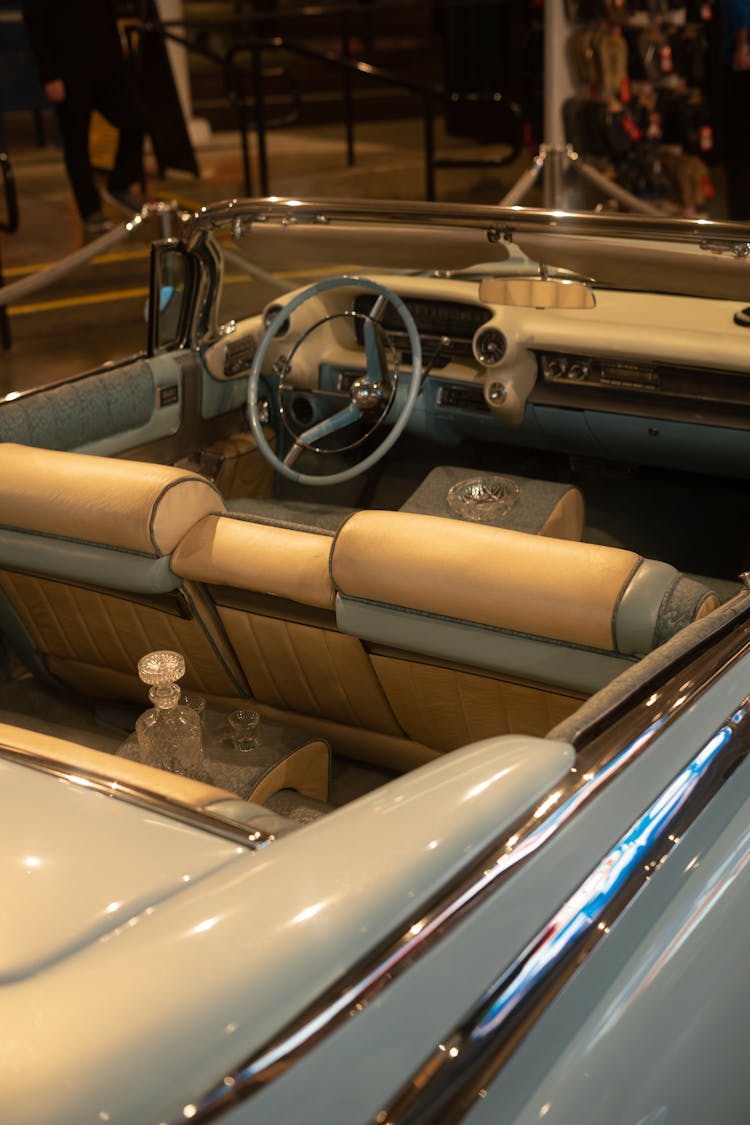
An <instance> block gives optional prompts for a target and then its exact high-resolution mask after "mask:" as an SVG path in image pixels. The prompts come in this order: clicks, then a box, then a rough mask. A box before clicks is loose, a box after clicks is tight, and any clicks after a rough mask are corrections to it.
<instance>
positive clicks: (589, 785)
mask: <svg viewBox="0 0 750 1125" xmlns="http://www.w3.org/2000/svg"><path fill="white" fill-rule="evenodd" d="M740 597H745V596H744V595H741V596H740ZM717 612H720V611H717ZM719 620H720V624H719V625H718V626H717V629H716V631H715V632H714V633H712V634H711V636H710V637H708V638H704V639H703V640H702V641H700V642H699V643H698V644H697V645H696V647H695V648H693V649H691V650H690V651H689V652H687V653H686V654H685V655H684V657H682V658H680V660H679V662H678V667H677V669H676V670H675V669H674V668H672V669H668V670H667V673H666V674H667V676H668V678H667V680H666V681H665V682H664V683H663V684H662V685H661V686H660V687H654V686H653V683H652V681H647V682H646V683H644V684H641V685H639V687H638V688H636V689H634V692H633V693H632V694H631V695H629V696H628V697H627V698H626V699H624V700H622V701H621V703H620V704H619V705H618V709H617V711H616V712H615V713H614V714H613V715H611V716H609V719H608V723H607V728H606V730H605V731H604V732H603V733H597V730H596V727H593V728H592V732H591V735H590V737H589V741H587V742H586V741H585V739H586V737H587V735H586V734H584V735H582V736H581V739H580V740H578V739H577V740H576V743H579V741H580V742H581V744H580V745H577V755H576V763H577V764H576V765H575V766H574V767H573V768H572V769H571V771H570V773H569V775H568V777H567V778H566V779H565V781H564V782H562V783H561V784H560V785H559V786H558V789H557V790H556V791H555V793H554V794H548V795H546V796H545V797H544V798H543V800H542V801H541V802H540V803H539V805H538V806H537V808H536V809H534V810H532V811H530V812H529V811H527V812H525V813H524V815H523V816H522V817H521V818H519V820H518V821H517V822H516V824H515V825H513V826H512V827H511V829H510V831H509V832H507V831H506V832H504V833H503V835H502V836H501V837H499V838H498V839H497V840H496V841H494V842H493V844H492V845H491V846H490V847H489V848H488V849H487V850H486V851H485V852H484V854H483V855H482V856H481V857H479V858H478V859H477V860H474V861H472V864H471V866H470V868H469V869H468V870H464V871H463V872H462V873H459V874H458V875H457V876H456V877H455V878H454V879H453V880H452V882H451V883H450V884H448V885H447V886H446V887H445V888H443V889H442V891H441V893H440V895H439V897H437V898H436V899H435V900H433V902H432V903H430V904H428V905H427V906H426V907H425V908H423V909H422V910H421V912H420V913H419V914H418V915H415V916H413V917H412V918H411V919H410V920H409V921H408V922H407V924H406V925H404V926H403V927H402V928H401V929H400V930H399V932H398V933H397V934H392V935H391V936H390V937H389V938H387V939H385V940H384V941H383V942H382V943H381V944H380V946H379V947H378V948H377V949H375V950H373V951H371V952H370V953H369V954H367V955H366V957H364V958H362V959H361V960H360V961H359V962H358V963H357V964H356V965H355V966H354V967H353V968H352V969H350V970H349V971H348V972H346V973H345V974H342V976H341V977H340V978H339V980H338V981H337V982H335V983H334V985H333V986H331V987H330V988H329V989H327V990H326V992H325V993H324V994H323V995H321V996H320V997H319V998H318V999H317V1000H315V1001H313V1003H312V1004H310V1005H309V1006H308V1007H307V1009H305V1011H303V1012H302V1013H301V1015H300V1016H298V1017H297V1018H296V1019H295V1020H293V1021H292V1022H290V1023H289V1024H288V1025H287V1026H286V1027H285V1028H283V1029H282V1030H281V1031H280V1032H279V1033H278V1034H277V1035H276V1036H275V1037H274V1038H273V1039H272V1040H271V1041H269V1042H268V1043H267V1044H266V1045H265V1046H264V1047H263V1048H261V1049H260V1050H259V1051H257V1052H256V1053H255V1054H253V1055H252V1056H251V1057H250V1058H248V1059H247V1060H246V1061H245V1062H244V1063H242V1064H241V1065H240V1066H239V1067H238V1068H237V1069H236V1070H234V1071H232V1072H231V1073H229V1074H227V1075H225V1076H223V1077H222V1078H221V1079H220V1081H218V1082H217V1084H216V1085H215V1086H214V1088H213V1089H212V1090H210V1091H208V1092H207V1093H206V1094H205V1095H203V1096H202V1097H200V1098H198V1099H193V1100H192V1101H191V1103H190V1116H189V1118H188V1117H185V1116H180V1117H178V1118H175V1119H174V1120H173V1122H172V1123H171V1125H184V1122H186V1121H187V1120H188V1119H189V1120H190V1121H191V1122H192V1123H193V1125H205V1122H208V1121H212V1120H214V1119H215V1118H216V1117H217V1116H219V1115H220V1114H221V1113H223V1112H224V1111H225V1110H227V1109H228V1108H230V1107H231V1106H233V1105H236V1104H238V1103H239V1102H242V1101H244V1100H246V1099H247V1098H249V1097H252V1095H253V1094H255V1093H257V1092H258V1091H260V1090H261V1089H263V1088H264V1087H265V1086H266V1085H267V1084H268V1083H270V1082H272V1081H273V1080H275V1079H276V1078H278V1077H280V1076H281V1075H282V1074H284V1073H285V1072H286V1071H287V1070H288V1069H289V1068H290V1067H291V1066H292V1065H293V1064H294V1063H295V1062H296V1061H297V1059H299V1058H300V1057H302V1056H303V1055H304V1054H306V1053H307V1052H308V1051H310V1050H311V1049H312V1048H313V1047H314V1046H315V1045H316V1044H317V1043H319V1042H320V1041H321V1039H323V1038H324V1037H326V1036H328V1035H330V1034H331V1033H332V1032H333V1031H334V1030H335V1029H336V1028H337V1027H339V1026H340V1024H341V1023H343V1022H344V1021H346V1020H347V1019H350V1018H352V1017H353V1016H356V1015H357V1014H358V1013H359V1012H361V1011H362V1010H364V1008H365V1007H367V1005H368V1004H369V1003H370V1002H371V1001H372V1000H374V999H375V998H377V997H378V996H380V995H381V994H382V991H383V989H384V988H385V987H387V986H388V985H389V984H390V983H391V982H392V981H393V980H394V979H396V977H398V976H399V975H400V974H401V973H402V972H403V971H404V970H405V968H407V967H408V966H409V965H411V964H413V963H414V961H415V960H416V959H417V958H419V957H422V956H423V955H424V954H425V953H427V952H428V951H429V949H430V948H431V947H432V944H433V943H434V941H436V940H438V939H439V937H440V936H442V935H443V934H445V932H446V931H447V930H448V929H449V928H452V927H454V926H455V925H456V924H457V923H458V922H459V921H460V920H461V919H462V918H463V917H464V916H465V914H466V913H467V912H468V911H470V910H473V909H476V908H477V907H478V906H479V905H480V904H481V903H482V902H483V901H484V899H485V897H486V895H487V894H488V893H491V892H492V891H494V890H495V889H496V887H497V886H499V885H501V884H502V881H503V880H505V879H507V878H508V877H510V876H511V875H512V874H513V873H514V872H515V871H517V870H518V869H519V867H520V866H522V865H523V864H524V863H525V862H526V861H527V860H528V859H529V858H530V857H531V856H532V855H534V854H535V853H536V852H537V851H538V850H539V848H540V847H542V846H543V845H544V844H546V843H547V842H548V840H550V838H552V837H554V836H555V835H556V834H557V832H559V831H560V830H561V828H562V827H563V826H564V825H565V824H567V823H568V822H569V821H570V819H571V818H572V817H573V816H575V815H576V814H577V813H578V812H579V811H580V809H581V808H583V807H584V806H585V805H586V804H587V803H588V802H589V801H590V800H591V799H593V797H594V796H595V795H596V794H597V793H598V792H600V791H601V790H602V789H603V788H604V787H605V786H607V785H608V784H609V783H610V782H611V781H612V780H613V779H614V778H615V777H617V776H618V775H619V774H620V772H621V771H622V770H623V769H624V768H626V767H627V766H628V765H629V764H630V763H631V762H633V761H634V760H636V759H637V758H638V757H639V756H640V755H641V754H643V753H644V752H645V751H646V749H647V748H648V747H649V746H650V745H651V744H652V742H653V741H654V739H655V738H656V737H657V736H658V735H660V734H662V733H663V732H664V731H665V730H666V729H667V728H668V727H669V726H671V725H672V723H673V722H675V721H676V719H678V718H679V716H680V715H681V714H683V713H684V711H685V710H686V709H687V708H688V707H689V706H691V705H692V704H693V703H694V702H695V700H696V699H697V698H698V697H699V696H701V695H702V694H703V693H704V692H705V691H707V690H708V688H709V687H710V686H711V685H712V684H713V683H714V682H715V681H716V680H717V678H718V677H719V676H720V675H721V674H723V673H724V672H725V671H726V670H727V668H729V667H731V666H732V665H733V664H734V663H736V662H737V661H738V660H740V659H741V658H742V657H743V656H745V655H748V654H750V606H745V607H743V608H742V610H741V611H740V615H739V616H735V615H734V614H732V615H731V616H729V618H728V619H726V620H724V621H721V619H719ZM670 671H671V672H672V674H671V675H669V672H670ZM647 693H649V694H648V697H647ZM634 697H635V698H636V699H638V698H639V697H640V698H641V699H642V702H641V705H640V706H639V707H637V708H636V714H635V715H634V714H633V713H632V712H631V711H630V710H629V709H628V705H629V704H632V703H633V698H634ZM553 798H554V799H553ZM526 952H528V951H526ZM525 955H526V954H522V956H525ZM387 1120H388V1118H387V1117H385V1118H383V1121H387Z"/></svg>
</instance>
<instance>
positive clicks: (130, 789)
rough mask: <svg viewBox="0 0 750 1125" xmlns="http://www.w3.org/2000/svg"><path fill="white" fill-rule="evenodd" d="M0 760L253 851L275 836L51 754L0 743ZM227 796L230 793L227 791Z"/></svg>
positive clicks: (269, 841)
mask: <svg viewBox="0 0 750 1125" xmlns="http://www.w3.org/2000/svg"><path fill="white" fill-rule="evenodd" d="M0 759H4V760H6V761H13V762H18V763H19V764H21V765H23V766H28V767H29V769H34V770H38V771H39V772H40V773H46V774H49V775H50V776H52V777H58V778H61V779H62V780H64V781H69V782H70V783H71V784H72V785H80V786H83V787H85V788H86V789H93V790H94V791H95V792H97V793H103V794H104V795H105V796H107V797H114V798H115V799H116V800H118V801H127V802H128V803H129V804H131V805H137V806H138V807H139V808H142V809H148V811H149V812H156V813H159V814H160V815H162V816H165V817H169V818H170V819H171V820H178V821H179V822H180V823H181V824H187V825H189V826H190V827H191V828H199V829H201V830H202V831H203V832H210V833H211V834H212V835H214V836H221V837H222V838H223V839H225V840H231V842H232V843H233V844H241V845H242V846H243V847H245V848H250V849H251V850H253V851H254V850H257V849H258V848H262V847H264V846H265V845H266V844H269V843H271V841H272V840H274V839H276V837H275V836H274V835H272V834H270V833H268V832H265V831H263V830H261V829H257V828H253V827H252V825H249V824H240V822H239V821H236V820H230V818H229V817H224V816H220V815H219V814H218V813H214V812H209V811H208V810H205V809H197V808H194V807H193V806H192V805H186V804H183V803H182V802H181V801H177V800H176V799H175V798H172V797H166V796H164V795H163V794H161V793H155V792H153V790H150V789H148V788H147V787H146V786H141V785H136V784H135V783H134V782H126V781H115V780H114V779H113V778H111V777H107V775H106V774H104V773H100V772H98V771H97V770H94V769H92V768H90V767H85V766H77V765H73V764H70V763H67V762H61V761H59V760H57V759H56V758H53V757H52V756H49V755H46V754H42V753H40V752H37V751H32V750H22V749H20V748H19V747H16V746H9V745H8V744H7V743H5V742H3V743H0ZM228 796H229V797H231V796H232V794H231V793H230V794H228Z"/></svg>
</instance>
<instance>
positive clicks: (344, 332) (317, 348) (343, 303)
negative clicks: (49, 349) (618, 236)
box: [205, 274, 749, 425]
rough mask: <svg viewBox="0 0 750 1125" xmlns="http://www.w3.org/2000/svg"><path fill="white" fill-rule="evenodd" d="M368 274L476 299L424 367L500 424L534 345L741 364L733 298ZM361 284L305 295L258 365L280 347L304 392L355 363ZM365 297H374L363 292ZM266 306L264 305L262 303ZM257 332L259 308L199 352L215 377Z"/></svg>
mask: <svg viewBox="0 0 750 1125" xmlns="http://www.w3.org/2000/svg"><path fill="white" fill-rule="evenodd" d="M369 276H370V279H371V280H374V281H377V282H379V283H380V284H382V285H384V286H385V287H386V288H389V289H391V290H392V291H393V292H395V293H397V294H398V295H399V296H400V297H401V298H402V299H403V300H405V301H406V302H407V303H408V301H409V299H422V300H432V301H447V302H457V303H464V304H468V305H471V306H473V307H475V308H483V309H485V310H486V312H487V313H488V315H489V319H487V320H486V321H485V323H483V324H482V325H481V327H480V328H479V329H477V331H476V332H475V333H474V336H473V341H472V348H471V354H469V355H462V356H460V357H458V358H456V357H455V356H454V357H450V351H449V350H448V355H449V358H448V361H447V362H445V356H444V355H443V359H442V362H441V365H440V367H439V369H438V368H437V367H436V369H435V371H434V374H435V375H437V376H439V377H440V378H441V379H445V380H449V381H453V382H461V383H470V384H472V385H475V386H477V385H479V386H481V387H482V388H483V392H484V397H485V399H486V401H487V403H488V405H489V406H490V407H491V409H492V410H493V413H495V414H496V416H498V418H500V419H502V420H503V421H505V422H507V423H508V424H511V425H513V424H518V423H519V422H520V421H521V419H522V416H523V412H524V407H525V404H526V401H527V399H528V396H529V395H530V393H531V391H532V390H533V388H534V386H535V383H536V379H537V353H538V352H540V351H556V352H563V353H565V352H568V353H570V354H578V355H580V354H584V355H587V356H592V357H602V358H610V359H620V360H626V361H642V362H664V363H671V364H675V363H677V364H686V365H688V366H692V367H698V368H700V367H710V368H713V369H723V370H726V371H742V372H744V371H746V370H747V367H748V340H749V334H748V329H747V328H744V327H741V326H740V325H737V324H736V323H735V322H734V320H733V316H734V314H735V312H738V311H740V310H741V308H742V307H744V306H742V305H741V303H740V302H732V301H727V300H713V299H709V298H693V297H674V296H669V295H662V294H653V293H643V292H637V293H635V292H634V293H623V292H617V291H614V290H595V305H594V307H592V308H580V309H568V308H559V307H550V308H530V307H523V306H518V305H514V306H511V305H505V304H503V305H494V304H489V303H488V302H486V301H484V302H483V301H480V299H479V279H477V281H473V280H465V279H455V278H442V277H408V276H404V275H403V274H398V275H392V274H373V275H369ZM296 292H299V291H294V292H290V293H288V294H284V295H283V296H281V297H279V298H276V299H275V300H274V301H273V303H272V306H269V308H270V307H273V308H276V307H282V306H283V305H285V304H286V303H288V302H289V301H290V300H291V299H292V298H293V297H294V296H295V295H296ZM361 292H362V288H361V287H360V286H358V285H357V282H356V279H352V284H351V286H344V287H341V288H337V289H332V290H328V291H326V292H324V293H320V294H314V295H312V296H311V297H310V299H309V300H308V301H306V302H304V304H303V305H301V306H300V307H299V308H298V309H296V310H295V312H294V314H293V317H292V323H291V326H290V327H289V328H288V329H286V330H284V331H282V333H280V334H279V335H278V336H277V338H276V339H275V340H274V341H273V342H272V344H271V346H270V347H269V350H268V355H267V357H266V362H265V363H264V373H265V374H270V373H271V371H272V369H273V365H274V363H275V362H276V361H277V360H278V359H279V357H281V356H287V357H288V356H290V355H291V356H292V359H293V362H292V378H291V381H292V383H293V384H294V385H295V386H296V387H298V388H299V389H302V390H310V391H314V390H315V389H316V387H317V385H318V374H319V369H320V366H321V364H328V365H331V366H334V367H342V368H350V369H351V368H362V369H363V368H364V358H363V353H362V348H361V346H360V345H359V344H358V343H357V340H356V334H355V318H354V317H353V316H352V315H351V310H352V307H353V303H354V299H355V297H356V296H357V294H359V293H361ZM373 300H375V297H374V296H373ZM267 311H268V310H266V312H267ZM488 330H493V331H494V332H496V333H499V334H500V335H501V338H502V340H503V349H502V354H501V355H499V357H498V358H497V360H496V361H495V362H490V361H488V359H487V356H486V355H484V356H483V355H482V350H483V349H482V348H481V346H480V345H481V337H482V336H483V334H484V333H486V332H487V331H488ZM263 332H264V316H263V315H257V316H253V317H250V318H248V319H247V320H244V321H241V322H239V323H238V324H237V325H235V326H233V331H232V332H231V334H228V335H225V336H223V337H222V338H221V339H220V340H218V341H216V342H215V343H213V344H212V345H211V346H210V347H209V348H208V349H207V350H206V353H205V360H206V363H207V366H208V369H209V371H210V372H211V374H212V375H213V376H214V377H215V378H217V379H226V378H232V377H237V376H241V375H245V376H246V375H247V373H248V371H249V368H250V362H251V361H252V354H254V352H255V350H257V347H258V345H259V344H260V341H261V339H262V336H263ZM434 351H435V345H434V343H432V342H431V341H425V340H423V367H424V368H425V369H427V370H428V371H429V368H430V362H431V359H432V358H433V355H434ZM238 354H239V355H240V356H249V358H248V359H247V362H246V363H245V365H244V367H243V366H242V365H240V368H239V370H236V371H234V372H232V373H231V374H230V373H229V372H230V370H231V366H232V364H231V357H232V356H233V355H238Z"/></svg>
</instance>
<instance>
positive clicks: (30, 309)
mask: <svg viewBox="0 0 750 1125" xmlns="http://www.w3.org/2000/svg"><path fill="white" fill-rule="evenodd" d="M113 257H114V256H113ZM345 272H346V270H345V269H344V268H343V267H341V268H340V269H335V270H333V271H332V270H330V268H329V269H320V268H318V269H314V270H281V271H279V273H278V274H277V275H276V276H277V277H282V278H286V279H292V278H295V277H304V278H311V277H327V276H328V275H329V274H339V273H345ZM223 283H224V285H241V284H247V275H246V274H244V273H241V274H239V275H233V274H226V275H225V276H224V282H223ZM148 292H149V291H148V288H146V287H141V288H138V289H117V290H108V291H107V292H106V293H79V294H78V296H76V297H60V298H58V300H56V301H36V302H33V303H31V304H27V305H8V306H7V308H8V315H9V316H23V315H24V314H25V313H39V312H54V311H55V310H56V309H74V308H78V307H80V306H83V305H104V304H107V302H109V301H121V300H127V299H128V298H131V297H148Z"/></svg>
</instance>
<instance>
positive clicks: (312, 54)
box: [140, 0, 522, 200]
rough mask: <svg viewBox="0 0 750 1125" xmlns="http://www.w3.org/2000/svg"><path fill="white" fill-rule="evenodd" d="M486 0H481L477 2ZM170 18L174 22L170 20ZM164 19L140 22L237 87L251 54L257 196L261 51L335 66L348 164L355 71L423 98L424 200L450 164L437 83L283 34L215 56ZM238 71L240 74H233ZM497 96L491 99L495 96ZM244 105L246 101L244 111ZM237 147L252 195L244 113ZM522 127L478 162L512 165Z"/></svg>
mask: <svg viewBox="0 0 750 1125" xmlns="http://www.w3.org/2000/svg"><path fill="white" fill-rule="evenodd" d="M481 2H485V0H481ZM172 22H173V21H172ZM172 22H170V24H169V25H168V24H166V23H146V24H142V25H140V26H141V27H142V28H143V29H144V30H146V31H149V32H152V33H156V34H159V35H162V36H163V37H164V38H165V39H169V40H171V41H172V42H174V43H177V44H178V45H179V46H182V47H185V48H186V49H187V50H190V51H193V52H195V53H197V54H200V55H201V56H202V57H203V58H206V59H209V60H211V61H214V62H216V63H217V64H218V65H220V66H221V67H222V69H223V71H224V74H225V76H226V75H236V76H237V78H238V83H239V85H240V88H242V87H243V84H244V77H245V72H244V70H242V68H239V67H238V66H237V64H236V62H235V61H234V60H235V58H236V56H237V55H238V54H240V53H242V52H249V53H250V56H251V73H252V85H253V93H254V102H255V127H256V135H257V142H258V165H259V173H260V194H261V195H269V194H270V185H269V176H268V148H267V143H266V133H267V129H268V127H269V123H268V121H267V118H266V110H265V99H264V96H263V82H262V75H263V69H262V53H263V51H268V50H272V51H276V52H279V51H286V52H288V53H289V54H293V55H297V56H300V57H302V58H308V59H313V60H315V61H317V62H320V63H321V64H323V65H326V66H328V67H330V68H332V69H335V70H338V71H339V72H341V73H342V74H343V75H344V77H345V87H344V106H345V114H344V120H345V130H346V145H347V160H348V163H349V165H350V166H351V165H353V164H354V109H353V99H352V91H351V82H350V80H351V77H352V76H353V75H355V74H358V75H361V76H362V77H363V78H367V79H371V80H375V81H380V82H385V83H386V84H388V85H391V86H394V87H396V88H397V89H402V90H406V91H408V92H409V93H412V94H416V95H418V96H420V97H421V98H422V101H423V110H422V124H423V136H424V153H425V197H426V199H428V200H434V198H435V168H436V167H439V166H441V165H443V164H445V165H448V164H451V162H449V161H448V162H437V161H436V159H435V103H436V102H437V101H447V100H448V99H449V98H450V97H451V94H450V93H449V92H448V91H447V90H445V89H444V88H442V87H440V86H431V85H428V84H426V83H422V82H415V81H414V80H412V79H408V78H403V77H401V75H397V74H394V73H393V72H392V71H389V70H385V69H384V68H382V67H377V66H373V65H372V64H371V63H366V62H362V61H360V60H358V59H353V58H350V57H348V56H347V55H340V54H335V53H334V52H332V51H323V50H320V49H318V48H315V47H310V46H308V45H307V44H305V43H300V42H297V41H293V40H289V39H284V38H283V37H282V36H278V35H277V36H270V37H267V38H261V37H258V38H248V39H245V40H242V41H240V42H237V43H234V44H232V46H231V47H230V48H228V50H227V51H226V52H225V54H224V55H218V54H217V53H216V52H214V51H211V50H209V49H208V48H206V47H202V46H198V45H197V44H194V43H192V42H191V40H190V39H189V38H187V37H186V36H184V35H178V34H177V33H175V32H173V31H170V30H169V27H170V26H172ZM245 22H246V21H244V20H239V21H238V20H237V19H236V18H233V20H232V21H229V20H227V21H225V23H224V24H223V26H230V24H239V25H240V26H243V25H244V23H245ZM181 26H182V27H184V28H189V27H195V26H200V27H205V26H206V23H205V21H188V20H185V21H181ZM238 72H239V73H238ZM498 98H499V95H498V96H496V97H495V100H498ZM505 104H506V106H507V108H508V109H509V111H510V112H511V113H512V114H514V115H515V116H516V117H517V118H518V121H519V124H520V120H521V111H520V109H519V108H518V106H517V105H515V103H513V102H510V101H507V102H506V103H505ZM246 109H247V104H246V103H245V105H244V107H243V110H246ZM240 133H241V145H242V153H243V181H244V182H243V190H244V194H245V195H247V196H249V195H252V194H253V189H252V179H251V174H250V158H249V145H248V139H247V117H246V115H245V113H244V112H243V114H242V118H241V124H240ZM520 137H521V130H520V128H519V131H518V138H517V139H516V140H515V141H514V142H513V143H512V144H511V151H510V153H509V154H507V155H506V156H505V157H502V158H500V159H498V160H494V161H486V160H485V161H481V162H478V163H482V164H489V163H491V164H493V165H496V166H503V165H505V164H510V163H512V162H513V161H514V160H515V159H516V158H517V157H518V155H519V153H520V151H521V147H522V142H521V139H520ZM460 166H468V162H462V163H461V164H460Z"/></svg>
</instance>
